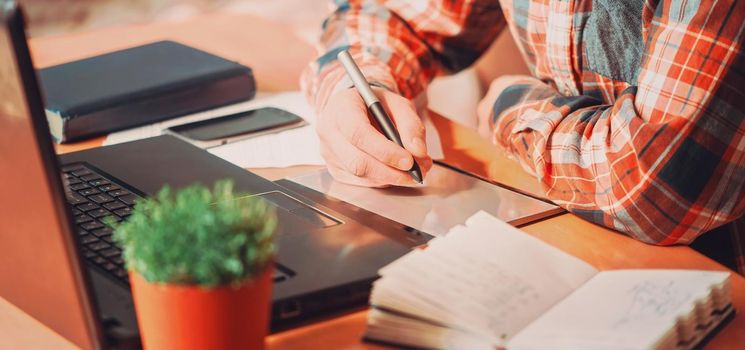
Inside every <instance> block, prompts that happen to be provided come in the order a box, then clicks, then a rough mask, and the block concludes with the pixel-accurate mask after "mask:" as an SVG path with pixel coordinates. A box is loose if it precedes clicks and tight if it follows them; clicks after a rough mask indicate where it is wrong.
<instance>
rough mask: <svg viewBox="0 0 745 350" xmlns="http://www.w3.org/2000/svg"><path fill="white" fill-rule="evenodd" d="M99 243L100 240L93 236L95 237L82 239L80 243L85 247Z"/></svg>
mask: <svg viewBox="0 0 745 350" xmlns="http://www.w3.org/2000/svg"><path fill="white" fill-rule="evenodd" d="M98 241H100V239H98V238H96V236H93V235H87V236H85V237H83V238H81V239H80V243H83V244H85V245H88V244H91V243H96V242H98Z"/></svg>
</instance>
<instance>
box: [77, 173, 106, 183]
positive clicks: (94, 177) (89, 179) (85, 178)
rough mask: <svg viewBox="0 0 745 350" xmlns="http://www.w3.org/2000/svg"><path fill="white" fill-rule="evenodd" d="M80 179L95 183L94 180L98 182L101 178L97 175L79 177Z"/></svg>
mask: <svg viewBox="0 0 745 350" xmlns="http://www.w3.org/2000/svg"><path fill="white" fill-rule="evenodd" d="M79 177H80V179H81V180H83V181H93V180H98V179H100V178H101V177H100V176H98V175H96V174H89V175H83V176H79Z"/></svg>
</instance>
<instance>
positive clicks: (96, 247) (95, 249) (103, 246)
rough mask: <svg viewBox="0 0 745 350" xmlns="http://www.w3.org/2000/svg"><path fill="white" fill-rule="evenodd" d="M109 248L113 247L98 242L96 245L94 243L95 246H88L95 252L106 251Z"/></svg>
mask: <svg viewBox="0 0 745 350" xmlns="http://www.w3.org/2000/svg"><path fill="white" fill-rule="evenodd" d="M109 247H111V245H109V244H108V243H106V242H96V243H93V244H89V245H88V248H90V249H91V250H94V251H99V250H104V249H107V248H109Z"/></svg>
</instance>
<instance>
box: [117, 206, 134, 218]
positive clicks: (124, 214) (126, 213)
mask: <svg viewBox="0 0 745 350" xmlns="http://www.w3.org/2000/svg"><path fill="white" fill-rule="evenodd" d="M114 214H116V215H119V216H121V217H123V218H124V217H127V216H130V215H132V208H129V207H124V208H122V209H119V210H115V211H114Z"/></svg>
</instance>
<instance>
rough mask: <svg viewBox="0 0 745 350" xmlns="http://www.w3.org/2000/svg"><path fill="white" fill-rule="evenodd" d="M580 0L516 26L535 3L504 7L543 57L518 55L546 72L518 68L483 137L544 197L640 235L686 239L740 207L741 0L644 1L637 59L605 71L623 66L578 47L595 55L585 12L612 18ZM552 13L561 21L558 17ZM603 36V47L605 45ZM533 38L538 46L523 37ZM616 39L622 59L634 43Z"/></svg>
mask: <svg viewBox="0 0 745 350" xmlns="http://www.w3.org/2000/svg"><path fill="white" fill-rule="evenodd" d="M515 3H518V1H515ZM552 3H554V2H552ZM556 3H559V2H556ZM587 3H589V2H588V1H584V2H583V1H566V2H563V3H559V4H557V5H556V6H570V8H561V7H557V8H551V9H550V11H549V12H551V15H550V16H553V17H549V18H551V19H550V20H548V21H547V22H546V23H548V25H554V27H552V28H545V27H541V26H540V25H533V26H527V27H524V28H523V27H521V26H520V24H519V21H520V16H521V13H527V14H529V16H530V17H531V18H539V19H540V18H541V14H544V13H543V12H541V11H542V10H541V9H538V8H534V7H533V6H532V5H531V6H528V7H526V8H522V9H518V8H517V7H509V8H507V6H505V7H506V8H505V11H507V12H512V15H508V16H507V17H508V18H511V17H514V18H515V20H514V21H511V23H510V26H511V27H510V28H511V29H513V30H514V32H517V33H518V36H519V37H521V38H522V39H523V42H525V43H527V44H526V45H527V46H528V51H529V52H531V53H532V54H533V55H534V56H535V57H547V60H548V62H541V61H540V59H534V60H530V57H528V58H529V61H530V62H529V63H530V67H531V69H533V71H534V73H536V74H535V75H537V76H539V77H541V76H542V75H544V74H550V75H551V77H552V79H541V80H538V79H535V78H529V77H526V78H517V79H516V80H514V81H513V82H512V83H513V84H512V85H511V86H510V87H509V88H507V89H505V90H504V91H503V92H502V94H501V95H500V96H499V98H498V100H497V101H496V103H495V106H494V120H492V123H493V127H494V134H493V135H494V140H493V141H494V142H496V143H498V144H499V145H501V146H503V147H504V148H506V149H508V150H509V151H510V153H511V154H512V155H513V156H514V157H515V158H517V159H518V160H519V161H520V162H521V164H522V165H523V167H524V168H525V169H527V170H528V171H530V172H532V173H534V174H535V175H536V176H537V177H538V179H539V180H540V181H541V183H542V184H543V186H544V188H545V191H546V193H547V195H548V197H549V198H551V199H552V200H553V201H555V202H556V203H558V204H560V205H561V206H563V207H565V208H567V209H568V210H569V211H571V212H573V213H575V214H577V215H579V216H582V217H584V218H586V219H588V220H590V221H593V222H596V223H598V224H601V225H604V226H607V227H611V228H615V229H617V230H619V231H622V232H625V233H628V234H629V235H631V236H633V237H635V238H637V239H639V240H642V241H644V242H648V243H654V244H661V245H669V244H678V243H690V242H691V241H692V240H693V239H695V238H696V237H697V236H699V235H700V234H702V233H704V232H706V231H709V230H710V229H712V228H715V227H717V226H721V225H723V224H725V223H728V222H731V221H733V220H735V219H737V218H738V217H741V216H742V215H743V212H745V93H744V92H743V91H744V89H745V54H744V52H743V48H742V45H743V37H744V35H745V34H744V33H743V31H744V29H745V25H744V24H743V23H744V22H745V4H744V3H743V2H742V1H739V2H737V1H734V2H733V1H720V2H718V3H717V4H716V5H715V4H714V2H712V1H706V0H702V1H700V4H698V2H696V3H697V4H698V5H697V6H693V7H691V6H687V5H686V2H684V1H659V2H649V1H645V2H644V8H643V15H642V16H641V20H642V21H643V22H644V23H642V24H643V25H642V28H643V30H642V31H641V33H639V34H640V36H639V38H640V39H639V40H640V46H639V48H640V52H641V54H640V59H639V62H638V65H636V67H639V69H638V71H636V72H635V74H633V75H629V74H626V76H625V77H624V74H620V78H621V79H615V78H618V77H612V78H614V79H610V78H608V77H609V75H612V74H608V72H611V73H613V72H616V73H618V72H620V73H624V71H623V69H621V70H619V69H613V68H614V66H613V65H612V64H606V65H603V64H602V63H607V62H600V64H598V61H593V59H597V56H596V57H588V56H589V55H590V54H595V51H594V48H592V47H589V46H588V45H591V44H592V35H593V33H590V32H588V31H589V30H590V29H589V28H590V27H591V26H592V25H593V20H599V21H600V23H599V24H598V25H599V26H600V27H603V26H605V27H610V28H612V27H613V26H614V25H615V23H612V21H611V20H612V19H613V18H610V19H608V21H607V22H603V18H602V17H600V18H593V17H592V16H595V15H596V14H597V13H594V12H593V11H592V9H591V8H590V7H589V5H587ZM591 3H592V4H595V3H598V4H599V3H603V2H602V1H599V2H598V1H592V2H591ZM629 3H631V2H629ZM652 3H654V5H652ZM567 4H568V5H567ZM572 6H573V7H572ZM583 6H584V7H583ZM621 7H622V6H621ZM521 10H522V11H521ZM605 10H608V8H606V9H605ZM610 10H613V9H610ZM561 14H563V15H565V16H561ZM526 16H528V15H526ZM561 18H566V21H565V25H563V26H561V25H558V24H556V23H560V22H561V20H560V19H561ZM578 18H579V19H582V20H584V21H585V22H584V27H583V28H584V29H583V30H584V33H578V32H577V31H579V30H580V29H579V28H578V27H577V26H574V25H573V23H578V21H577V19H578ZM619 18H628V17H623V16H618V17H615V20H618V19H619ZM552 21H553V22H552ZM552 23H553V24H552ZM531 28H543V29H544V31H543V33H535V32H531ZM628 28H631V29H633V27H632V26H630V25H629V26H628ZM601 29H602V28H601ZM562 30H564V31H565V32H562ZM545 33H548V34H545ZM580 34H582V35H580ZM578 36H579V37H582V39H579V38H577V37H578ZM572 38H574V39H572ZM610 39H611V38H609V37H606V38H605V39H604V40H605V41H604V42H603V44H604V45H606V46H605V47H602V49H606V50H607V49H609V48H612V47H611V46H612V45H613V42H612V40H610ZM632 39H633V38H632ZM536 42H540V43H545V45H543V46H542V45H533V46H531V43H536ZM572 45H575V48H576V49H577V50H580V51H579V52H580V53H578V54H576V55H574V57H573V58H568V59H566V61H562V59H563V56H561V55H558V56H557V55H556V54H555V53H556V52H570V51H571V50H572V48H571V46H572ZM564 49H566V51H562V50H564ZM621 49H622V50H626V51H622V50H621V51H617V52H610V55H609V57H616V58H619V59H621V58H623V57H625V55H628V54H629V50H633V47H630V46H628V45H627V46H626V48H625V49H624V48H621ZM582 50H583V51H584V52H585V54H584V55H583V54H581V52H582ZM605 53H608V52H607V51H606V52H605ZM600 54H603V52H602V51H600ZM569 56H571V55H569ZM557 57H558V58H557ZM601 58H602V56H601ZM562 62H563V63H565V64H563V63H562ZM593 63H595V64H593ZM627 63H628V62H627ZM562 68H563V69H562ZM631 68H634V67H631ZM546 71H549V72H550V73H545V72H546ZM566 72H570V73H568V74H565V73H566ZM572 72H573V73H572ZM599 72H600V73H599ZM601 73H602V74H601ZM513 79H514V78H513Z"/></svg>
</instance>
